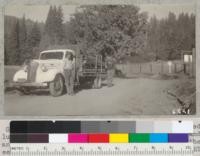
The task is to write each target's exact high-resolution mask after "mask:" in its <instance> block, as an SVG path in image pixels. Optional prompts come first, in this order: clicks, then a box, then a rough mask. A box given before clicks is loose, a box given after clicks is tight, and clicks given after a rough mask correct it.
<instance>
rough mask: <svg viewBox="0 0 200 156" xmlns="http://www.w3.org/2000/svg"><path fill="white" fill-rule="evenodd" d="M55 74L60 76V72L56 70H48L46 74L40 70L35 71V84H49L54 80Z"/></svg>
mask: <svg viewBox="0 0 200 156" xmlns="http://www.w3.org/2000/svg"><path fill="white" fill-rule="evenodd" d="M57 74H62V72H61V71H58V70H56V69H50V70H48V71H46V72H43V71H41V70H38V71H37V77H36V82H38V83H42V82H51V81H53V80H54V78H55V77H56V75H57Z"/></svg>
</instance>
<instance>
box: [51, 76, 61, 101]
mask: <svg viewBox="0 0 200 156" xmlns="http://www.w3.org/2000/svg"><path fill="white" fill-rule="evenodd" d="M49 91H50V94H51V95H52V96H54V97H57V96H61V95H62V94H63V91H64V80H63V77H62V76H61V75H56V77H55V79H54V81H52V82H50V84H49Z"/></svg>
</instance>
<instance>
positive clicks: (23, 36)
mask: <svg viewBox="0 0 200 156" xmlns="http://www.w3.org/2000/svg"><path fill="white" fill-rule="evenodd" d="M26 42H27V28H26V18H25V15H24V16H23V18H22V20H21V24H20V27H19V55H20V56H19V59H20V63H22V62H24V59H25V58H24V56H25V53H26Z"/></svg>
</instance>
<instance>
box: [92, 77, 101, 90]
mask: <svg viewBox="0 0 200 156" xmlns="http://www.w3.org/2000/svg"><path fill="white" fill-rule="evenodd" d="M101 81H102V80H101V78H95V80H94V84H93V88H95V89H99V88H101V87H102V82H101Z"/></svg>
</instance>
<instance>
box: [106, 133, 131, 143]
mask: <svg viewBox="0 0 200 156" xmlns="http://www.w3.org/2000/svg"><path fill="white" fill-rule="evenodd" d="M109 142H110V143H128V134H127V133H111V134H109Z"/></svg>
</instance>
